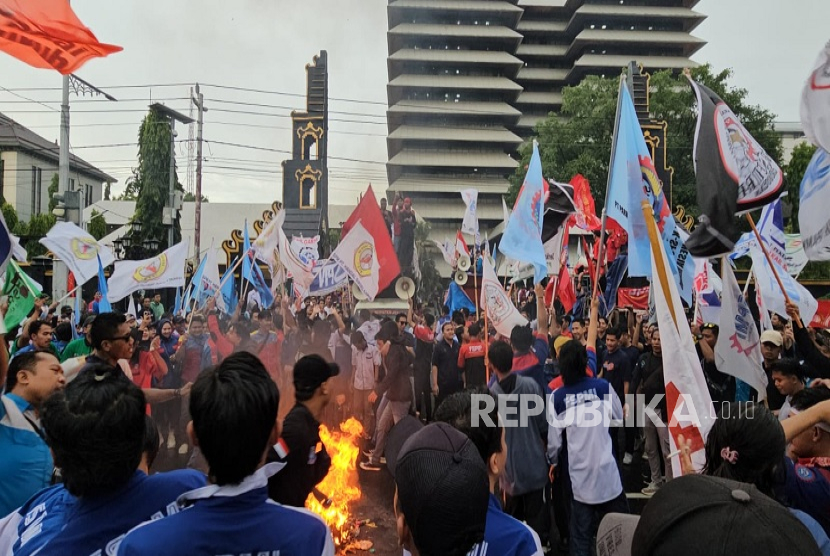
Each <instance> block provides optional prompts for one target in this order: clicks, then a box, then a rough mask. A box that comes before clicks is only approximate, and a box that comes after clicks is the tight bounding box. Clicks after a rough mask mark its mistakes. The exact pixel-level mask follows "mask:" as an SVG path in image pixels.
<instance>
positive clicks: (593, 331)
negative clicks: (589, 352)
mask: <svg viewBox="0 0 830 556" xmlns="http://www.w3.org/2000/svg"><path fill="white" fill-rule="evenodd" d="M598 329H599V298H598V297H594V298H592V299H591V321H590V322H589V323H588V343H587V344H586V346H585V347H589V348H593V349H594V351H596V349H597V330H598Z"/></svg>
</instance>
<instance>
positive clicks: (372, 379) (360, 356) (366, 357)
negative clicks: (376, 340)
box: [351, 331, 381, 438]
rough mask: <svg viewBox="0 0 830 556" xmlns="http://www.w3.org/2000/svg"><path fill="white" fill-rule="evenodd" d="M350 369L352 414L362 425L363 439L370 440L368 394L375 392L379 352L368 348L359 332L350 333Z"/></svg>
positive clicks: (372, 422) (371, 426)
mask: <svg viewBox="0 0 830 556" xmlns="http://www.w3.org/2000/svg"><path fill="white" fill-rule="evenodd" d="M351 347H352V369H353V375H354V382H353V383H352V390H353V395H352V412H353V413H354V415H355V417H357V418H358V419H359V420H360V422H361V424H362V425H363V434H364V437H365V438H371V437H372V433H373V432H374V430H375V419H374V415H372V407H371V404H370V403H369V394H370V393H371V392H373V391H374V390H375V386H376V384H377V380H378V367H380V363H381V358H380V352H379V351H378V349H377V348H376V347H375V346H370V345H369V344H368V343H367V342H366V338H364V337H363V333H362V332H359V331H354V332H352V337H351Z"/></svg>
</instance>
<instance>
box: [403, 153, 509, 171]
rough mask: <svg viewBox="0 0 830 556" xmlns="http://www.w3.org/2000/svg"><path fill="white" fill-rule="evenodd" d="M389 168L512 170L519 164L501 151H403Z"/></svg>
mask: <svg viewBox="0 0 830 556" xmlns="http://www.w3.org/2000/svg"><path fill="white" fill-rule="evenodd" d="M389 164H390V165H391V166H427V167H441V166H447V167H464V168H476V167H481V168H505V169H508V170H512V169H513V168H516V167H517V166H518V165H519V163H518V162H516V161H515V160H513V159H512V158H510V157H509V156H507V154H506V153H504V152H502V151H491V152H487V151H476V152H465V151H451V150H450V151H422V150H404V151H401V152H399V153H398V154H396V155H395V156H393V157H392V159H391V160H390V161H389Z"/></svg>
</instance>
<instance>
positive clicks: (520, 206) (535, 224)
mask: <svg viewBox="0 0 830 556" xmlns="http://www.w3.org/2000/svg"><path fill="white" fill-rule="evenodd" d="M547 193H548V182H547V181H545V179H544V178H543V177H542V159H541V158H539V146H538V145H537V144H536V142H535V141H534V142H533V156H531V158H530V164H529V165H528V167H527V174H525V181H524V183H523V184H522V188H521V190H520V191H519V196H518V197H517V198H516V204H515V205H514V206H513V215H512V216H511V217H510V221H509V222H508V223H507V228H506V229H505V230H504V235H503V236H502V238H501V242H500V244H499V247H500V248H501V251H502V253H504V254H505V255H507V256H508V257H511V258H513V259H516V260H519V261H522V262H525V263H529V264H532V265H533V267H534V269H535V273H534V278H535V281H536V283H537V284H538V283H539V282H541V281H542V280H543V279H544V278H545V277H546V276H547V274H548V264H547V261H546V259H545V248H544V246H543V245H542V224H543V221H544V220H543V219H544V210H545V199H546V197H547Z"/></svg>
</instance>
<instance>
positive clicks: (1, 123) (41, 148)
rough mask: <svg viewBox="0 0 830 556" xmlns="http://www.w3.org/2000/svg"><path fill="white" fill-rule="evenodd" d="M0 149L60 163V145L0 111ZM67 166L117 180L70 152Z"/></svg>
mask: <svg viewBox="0 0 830 556" xmlns="http://www.w3.org/2000/svg"><path fill="white" fill-rule="evenodd" d="M0 150H15V151H21V152H26V153H30V154H32V155H34V156H37V157H40V158H45V159H47V160H50V161H53V162H54V163H55V164H56V165H57V164H59V163H60V147H59V146H58V145H57V144H56V143H53V142H51V141H49V140H48V139H45V138H43V137H41V136H40V135H38V134H37V133H35V132H34V131H32V130H30V129H28V128H27V127H24V126H22V125H20V124H19V123H17V122H16V121H14V120H12V119H11V118H9V117H8V116H6V115H5V114H2V113H0ZM69 168H70V170H71V171H72V172H78V173H81V174H84V175H87V176H92V177H94V178H95V179H97V180H100V181H102V182H109V183H117V182H118V180H117V179H115V178H114V177H112V176H110V175H108V174H105V173H104V172H102V171H101V170H99V169H98V168H96V167H95V166H93V165H92V164H90V163H89V162H86V161H85V160H82V159H81V158H78V157H77V156H75V155H74V154H71V153H70V155H69Z"/></svg>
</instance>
